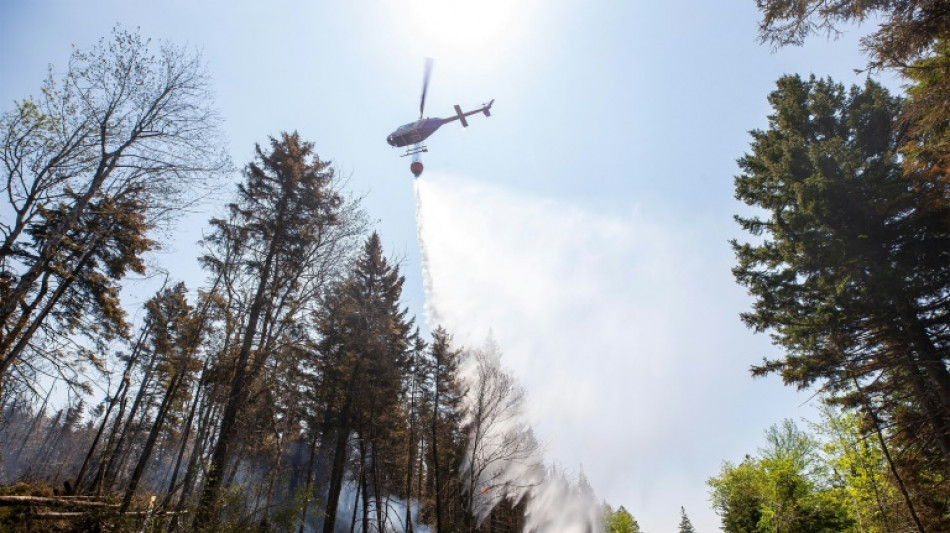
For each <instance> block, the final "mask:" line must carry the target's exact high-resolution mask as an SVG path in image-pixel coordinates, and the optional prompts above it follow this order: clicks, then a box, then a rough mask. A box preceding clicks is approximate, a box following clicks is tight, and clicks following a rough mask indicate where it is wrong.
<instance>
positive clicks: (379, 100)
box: [0, 0, 896, 533]
mask: <svg viewBox="0 0 950 533" xmlns="http://www.w3.org/2000/svg"><path fill="white" fill-rule="evenodd" d="M757 19H758V13H757V12H756V9H755V3H754V2H753V1H752V0H742V1H732V2H703V1H698V0H674V1H667V2H645V1H609V0H600V1H588V2H563V1H547V2H542V1H540V0H520V1H515V0H508V1H501V0H483V1H480V2H458V1H449V0H444V1H443V2H435V1H431V0H430V1H413V0H379V1H369V0H366V1H361V2H330V1H323V2H318V1H309V2H288V1H270V2H257V3H250V2H192V1H170V2H128V1H113V2H107V1H101V0H89V1H86V2H68V1H52V0H48V1H18V0H5V1H4V2H3V3H2V4H0V80H2V82H0V108H2V109H3V110H8V109H10V108H11V105H12V102H13V100H15V99H20V98H23V97H25V96H27V95H29V94H31V93H35V92H36V91H37V90H38V88H39V86H40V83H41V82H42V80H43V78H44V76H45V73H46V69H47V65H48V64H52V65H53V69H54V71H62V70H63V68H64V65H65V63H66V60H67V58H68V55H69V52H70V45H76V46H78V47H88V46H90V45H91V44H93V43H94V42H95V41H96V40H97V39H98V38H99V37H102V36H106V35H108V34H109V31H110V29H111V28H112V27H113V26H114V25H115V24H116V23H120V24H121V25H122V26H123V27H125V28H127V29H133V28H136V27H138V28H141V31H142V33H143V34H144V35H145V36H148V37H152V38H153V39H158V40H162V39H167V40H170V41H172V42H175V43H178V44H187V45H188V46H191V47H194V48H196V49H199V50H201V51H202V54H203V57H204V59H205V61H206V62H207V65H208V69H209V71H210V73H211V75H212V77H213V86H214V90H215V93H216V101H217V105H218V107H219V109H220V111H221V114H222V116H223V118H224V120H225V125H224V128H225V132H226V134H227V138H228V143H229V148H230V153H231V156H232V157H233V159H234V161H235V163H236V164H238V165H243V164H245V163H246V162H247V161H248V160H249V159H250V158H251V157H252V155H253V145H254V143H255V142H261V143H263V142H266V139H267V136H268V135H276V134H278V133H279V132H281V131H283V130H297V131H299V132H300V133H301V135H302V136H303V137H304V138H305V139H308V140H312V141H314V142H316V145H317V151H318V153H319V154H320V155H321V156H322V157H323V158H326V159H330V160H332V161H334V162H335V164H336V165H337V167H338V169H339V170H340V171H341V172H343V173H344V174H346V175H348V176H350V180H349V183H350V185H349V186H350V188H351V189H352V190H353V191H354V192H355V193H357V194H360V195H364V205H365V208H366V210H367V211H368V213H369V214H370V215H371V217H372V218H373V219H374V221H375V228H376V229H377V230H378V231H379V233H380V235H381V237H382V239H383V242H384V245H385V246H386V248H387V250H388V251H389V253H390V255H392V256H394V257H396V258H398V259H400V260H401V264H402V269H403V273H404V274H405V275H406V278H407V282H406V303H407V305H408V306H409V307H410V309H411V311H412V312H413V313H414V314H416V315H417V316H419V317H420V320H422V319H423V316H424V309H425V305H426V294H425V292H424V289H423V278H422V269H421V259H420V249H419V243H418V240H417V225H416V224H417V220H416V208H417V205H416V198H415V192H414V187H413V182H412V177H411V175H410V173H409V169H408V166H409V161H408V158H400V157H398V154H399V152H398V151H397V150H394V149H392V148H390V147H389V146H388V145H387V144H386V142H385V137H386V135H388V134H389V133H390V132H391V131H392V130H393V129H394V128H395V127H396V126H398V125H400V124H403V123H405V122H408V121H410V120H413V119H414V118H415V117H416V115H417V113H418V111H417V110H418V98H419V90H420V88H421V74H422V68H423V62H424V58H425V57H427V56H431V57H433V58H434V59H435V67H434V70H433V75H432V81H431V85H430V90H429V97H428V102H427V115H430V116H447V115H449V114H450V113H451V112H452V105H453V104H460V105H461V106H462V107H463V108H466V109H468V108H471V107H474V106H475V105H477V104H480V103H482V102H485V101H488V100H489V99H491V98H495V99H496V103H495V107H494V108H493V116H492V117H491V118H487V119H486V118H485V117H483V116H475V117H472V118H471V119H470V124H471V127H469V128H468V129H467V130H464V131H463V130H461V128H460V127H459V126H458V124H457V123H453V124H451V125H448V126H446V127H445V128H443V129H442V130H440V131H439V132H438V133H437V134H436V135H435V136H433V137H432V138H431V140H430V142H429V143H428V144H429V149H430V152H429V153H428V154H424V156H423V162H424V163H425V165H426V172H425V174H424V175H423V179H422V182H421V183H420V186H421V193H420V196H421V198H422V212H423V213H425V214H426V217H425V218H426V223H425V226H424V228H423V233H424V234H425V236H426V238H427V246H428V253H429V259H430V263H429V267H430V275H431V280H430V282H431V285H432V286H433V287H435V289H434V292H430V294H429V302H428V303H429V305H430V309H431V308H433V307H437V310H438V312H439V315H440V317H441V318H443V319H444V320H445V321H446V322H447V323H448V325H449V326H450V329H452V330H453V331H454V332H455V333H456V335H457V337H458V338H459V340H460V341H463V342H467V343H476V342H478V340H479V339H481V338H483V337H484V335H486V334H487V331H488V330H489V329H490V330H491V331H492V334H493V335H494V336H495V337H496V338H497V339H498V340H499V342H500V344H501V348H502V350H503V351H505V352H506V358H507V364H508V365H509V366H510V368H511V369H512V370H513V371H514V372H515V373H516V374H518V376H519V378H520V379H521V380H522V382H523V383H525V386H526V387H527V389H528V392H529V397H530V398H529V403H531V405H532V406H533V407H532V408H531V413H532V417H533V419H534V421H535V424H536V426H537V428H538V432H539V434H540V436H541V438H542V440H544V441H545V442H546V446H547V448H548V450H549V458H550V459H551V460H552V461H555V462H557V463H558V464H561V465H563V466H564V467H567V468H578V467H579V465H583V468H584V471H585V473H586V474H587V475H588V477H589V478H590V480H591V483H592V484H593V486H594V489H595V490H596V491H597V492H598V494H599V495H600V496H601V497H603V498H605V499H606V500H607V501H609V502H610V503H612V504H613V505H615V506H616V505H621V504H622V505H624V506H626V507H627V508H628V509H629V510H630V511H631V512H632V513H633V514H634V515H635V516H636V517H637V519H638V520H639V521H640V524H641V526H643V527H644V529H645V530H647V531H650V532H653V533H659V532H661V531H664V530H673V529H674V528H675V527H676V524H677V522H678V519H679V516H678V513H679V507H680V505H683V506H685V507H686V509H687V511H688V512H689V514H690V516H691V517H692V519H693V522H694V524H695V525H696V526H697V527H698V528H699V530H700V531H715V530H717V528H718V519H717V518H716V517H715V515H714V514H713V513H712V511H711V510H710V509H709V508H708V499H707V494H706V487H705V484H704V482H705V479H706V478H708V477H709V476H710V475H713V474H715V473H716V472H717V471H718V468H719V466H720V462H721V461H722V460H725V459H730V460H737V459H740V458H741V457H742V456H743V454H745V453H751V452H753V451H754V450H755V448H756V447H757V446H759V444H760V442H761V439H760V435H761V434H762V431H763V430H764V429H765V428H766V427H767V426H768V425H770V424H773V423H775V422H778V421H779V420H781V419H782V418H784V417H802V416H808V415H810V414H811V409H810V407H809V406H807V405H804V406H803V405H802V404H803V403H804V402H805V401H806V400H807V399H808V397H809V394H807V393H802V394H798V393H795V392H794V391H791V390H788V389H786V388H784V387H783V386H782V385H781V383H780V381H779V380H778V379H764V380H757V381H753V380H752V379H751V378H750V377H749V375H748V372H747V369H748V367H749V365H750V364H753V363H755V362H757V361H759V360H760V359H761V358H762V357H763V356H772V355H775V354H776V351H775V349H774V348H772V347H771V346H770V345H769V343H768V339H767V338H765V337H764V336H761V335H758V336H756V335H753V334H752V332H750V331H748V330H747V329H745V328H744V327H743V326H742V324H741V323H740V321H739V318H738V316H737V315H738V313H739V312H741V311H743V310H744V309H746V308H747V307H748V305H749V303H750V300H749V298H748V297H747V296H746V295H745V292H744V290H743V289H742V288H740V287H737V286H736V285H735V284H734V283H733V281H732V277H731V274H730V271H729V269H730V268H731V266H732V264H733V257H732V252H731V250H730V249H729V246H728V240H729V239H730V238H733V237H737V236H740V235H739V231H738V228H737V226H736V225H735V224H734V223H733V221H732V215H733V214H734V213H737V212H740V211H742V210H743V206H742V205H741V204H739V203H738V202H737V201H736V200H734V199H733V189H732V177H733V176H734V175H735V174H736V173H737V167H736V164H735V160H736V159H737V158H738V157H740V156H741V155H742V154H743V153H744V151H745V150H746V149H747V147H748V143H749V136H748V133H747V132H748V130H750V129H753V128H762V127H764V126H765V124H766V116H767V114H768V113H769V108H768V104H767V102H766V96H767V95H768V93H769V92H770V91H771V90H772V88H773V86H774V82H775V80H776V79H777V78H778V77H779V76H781V75H783V74H786V73H800V74H802V75H808V74H810V73H814V74H816V75H819V76H831V77H833V78H834V79H835V80H837V81H840V82H843V83H847V84H851V83H861V82H863V79H864V78H863V75H858V74H855V73H854V72H853V69H856V68H862V67H863V66H864V58H863V57H862V56H861V55H860V54H859V50H858V45H857V38H858V37H859V36H860V35H861V34H862V32H861V31H860V29H856V30H853V31H850V32H848V33H846V34H845V35H844V36H843V38H841V39H839V40H837V41H831V42H829V41H826V40H825V39H824V38H822V37H815V38H813V39H812V40H811V41H810V42H809V44H808V45H807V46H806V47H803V48H789V49H783V50H781V51H779V52H777V53H772V52H771V51H770V50H769V49H768V48H767V47H765V46H762V45H759V44H758V43H757V42H756V28H757ZM889 85H891V86H892V87H893V86H896V84H895V83H894V82H893V81H891V82H890V83H889ZM209 215H210V212H200V213H197V214H195V215H193V217H192V218H190V219H188V220H186V221H185V222H184V223H182V224H180V225H179V227H178V229H177V231H176V232H175V233H174V234H173V236H170V237H169V238H167V239H166V242H165V248H166V251H165V252H162V253H160V254H157V255H156V256H155V257H154V258H153V262H154V263H156V264H160V265H164V266H165V267H166V268H168V269H169V270H170V271H171V272H172V274H173V276H175V277H176V278H179V279H184V280H185V281H187V282H188V283H189V285H190V286H192V287H195V286H197V285H199V284H200V283H201V282H202V280H203V274H202V273H201V272H200V271H199V270H198V268H197V263H196V261H195V259H194V258H195V256H196V255H197V252H196V248H195V246H194V242H195V241H197V240H198V239H199V238H200V232H201V230H202V229H203V227H204V221H205V220H206V219H207V218H208V217H209ZM127 292H128V293H129V294H130V295H131V299H132V301H134V300H136V299H145V298H147V297H148V291H147V289H146V288H145V286H144V285H143V286H142V287H141V288H137V286H136V285H135V284H131V285H130V286H129V288H128V291H127ZM542 304H543V305H542ZM430 316H431V315H430ZM532 402H533V403H532Z"/></svg>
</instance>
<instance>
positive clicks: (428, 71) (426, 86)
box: [419, 57, 432, 119]
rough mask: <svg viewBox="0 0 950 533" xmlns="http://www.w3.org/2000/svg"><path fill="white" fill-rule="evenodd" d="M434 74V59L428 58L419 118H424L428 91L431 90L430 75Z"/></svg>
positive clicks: (423, 78) (423, 76)
mask: <svg viewBox="0 0 950 533" xmlns="http://www.w3.org/2000/svg"><path fill="white" fill-rule="evenodd" d="M430 74H432V58H431V57H427V58H426V68H425V73H424V74H423V75H422V99H421V100H420V101H419V118H420V119H421V118H422V114H423V113H424V112H425V109H426V91H428V90H429V75H430Z"/></svg>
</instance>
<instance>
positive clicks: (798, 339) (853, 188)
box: [732, 76, 950, 527]
mask: <svg viewBox="0 0 950 533" xmlns="http://www.w3.org/2000/svg"><path fill="white" fill-rule="evenodd" d="M777 85H778V89H777V90H776V91H775V92H773V93H772V94H771V95H770V97H769V101H770V103H771V104H772V107H773V109H774V111H775V112H774V114H773V115H771V116H770V117H769V127H768V129H767V130H765V131H758V130H757V131H753V132H752V137H753V142H752V150H751V153H749V154H747V155H746V156H745V157H743V158H741V159H740V160H739V165H740V167H741V169H742V174H741V175H739V176H737V177H736V179H735V184H736V197H737V198H738V199H740V200H742V201H744V202H745V203H746V204H748V205H749V206H752V207H753V208H755V210H754V211H753V213H754V214H753V215H751V216H737V217H736V220H737V221H738V222H739V224H740V225H741V226H742V228H743V229H744V230H746V231H747V232H749V233H750V234H751V235H752V236H753V237H754V239H753V241H752V242H747V243H741V244H740V243H739V242H737V241H733V243H732V244H733V248H734V250H735V252H736V257H737V259H738V265H737V266H736V267H735V268H734V269H733V273H734V274H735V277H736V280H737V281H738V282H739V283H740V284H742V285H745V286H746V287H748V288H749V291H750V292H751V293H752V295H753V296H754V298H755V302H754V304H753V309H752V311H751V312H747V313H743V315H742V318H743V320H744V321H745V323H746V324H747V325H748V326H749V327H751V328H753V329H754V330H756V331H759V332H765V331H768V332H770V333H771V334H772V338H773V341H774V342H775V343H776V344H778V345H779V346H781V347H782V348H783V349H784V352H785V353H784V357H782V358H778V359H774V360H766V361H764V362H763V364H761V365H759V366H756V367H754V368H753V372H754V373H755V374H756V375H762V374H767V373H770V372H776V373H780V374H781V375H782V377H783V378H784V380H785V382H786V383H788V384H794V385H797V386H798V387H800V388H804V387H808V386H811V385H813V384H815V383H819V382H820V383H821V384H822V386H823V387H824V388H825V390H826V391H828V392H829V393H830V394H831V401H833V402H836V403H840V404H842V405H844V406H847V407H851V408H860V409H863V410H864V411H865V414H866V416H867V417H868V421H869V422H871V423H872V424H873V425H877V426H881V425H882V424H887V425H890V426H892V427H893V428H894V430H892V431H889V432H888V435H887V436H888V437H889V438H890V440H891V443H890V444H891V445H893V446H894V447H895V448H897V449H899V450H903V451H904V453H895V454H894V455H895V456H896V457H898V462H899V463H902V464H899V465H897V467H898V468H899V469H900V471H901V472H902V475H903V476H904V477H908V478H909V480H910V481H911V483H912V484H913V485H915V492H916V493H917V495H918V496H916V497H917V498H919V500H920V501H919V502H918V507H921V506H926V507H928V508H930V509H931V511H930V512H931V513H932V515H931V519H932V520H934V522H933V523H934V524H938V523H944V522H945V520H946V518H942V517H941V516H942V515H943V513H944V511H942V510H941V509H945V508H946V507H945V506H946V505H947V502H948V500H947V498H946V496H945V494H946V491H944V490H942V489H941V488H940V485H945V484H946V483H947V482H948V479H950V431H948V429H947V428H948V427H950V373H948V370H947V366H946V364H947V362H948V361H950V337H947V336H946V335H945V333H943V332H945V331H946V330H947V328H948V327H950V308H947V306H946V295H947V294H948V291H950V216H947V213H946V212H945V211H942V210H939V209H934V207H933V206H934V202H933V201H932V198H933V196H932V194H931V193H929V192H924V193H922V192H921V191H920V189H919V187H918V184H919V183H918V182H916V181H915V180H912V179H907V178H906V177H905V174H904V172H905V169H904V165H903V164H902V160H901V156H900V155H899V154H898V146H899V138H898V133H899V131H898V127H897V124H896V121H897V116H898V115H899V113H900V110H901V102H900V101H899V100H898V99H897V98H894V97H892V96H890V95H889V94H888V93H887V91H886V90H884V89H883V88H882V87H881V86H880V85H878V84H876V83H874V82H872V81H868V82H867V83H866V84H865V85H864V87H863V88H859V87H852V88H851V89H850V90H848V91H846V90H845V89H844V87H842V86H841V85H839V84H835V83H833V82H831V81H830V80H817V79H815V78H811V79H809V80H802V79H801V78H799V77H797V76H786V77H783V78H782V79H780V80H779V81H778V84H777ZM895 481H897V482H899V481H900V480H897V479H896V478H895ZM911 514H913V513H911ZM940 527H942V526H940Z"/></svg>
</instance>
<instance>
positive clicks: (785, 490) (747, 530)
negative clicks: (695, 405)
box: [684, 420, 854, 533]
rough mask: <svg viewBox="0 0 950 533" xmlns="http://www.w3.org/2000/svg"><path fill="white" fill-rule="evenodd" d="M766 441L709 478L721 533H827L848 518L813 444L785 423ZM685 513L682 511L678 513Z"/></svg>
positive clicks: (850, 522) (846, 526) (842, 526)
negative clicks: (757, 453) (722, 532)
mask: <svg viewBox="0 0 950 533" xmlns="http://www.w3.org/2000/svg"><path fill="white" fill-rule="evenodd" d="M766 440H767V441H768V444H767V446H766V447H765V448H763V449H762V450H760V451H759V455H758V456H756V457H749V456H746V458H745V459H744V460H743V461H742V462H741V463H739V464H738V465H732V464H730V463H725V464H724V465H723V468H722V470H721V471H720V474H719V475H718V476H716V477H713V478H711V479H710V480H709V481H708V483H709V486H710V488H711V496H712V501H713V508H714V509H715V510H716V512H717V513H718V514H719V515H720V517H721V518H722V527H723V530H724V531H726V532H727V533H768V532H771V533H831V532H837V531H842V532H843V531H849V530H850V528H851V527H852V525H853V523H854V520H853V519H852V518H851V516H850V515H849V514H848V509H847V508H846V507H845V506H843V505H842V504H841V502H840V497H839V495H838V490H837V489H836V488H833V487H832V486H831V484H830V480H829V479H828V477H827V474H826V472H824V470H823V469H822V468H820V465H821V458H820V457H819V456H818V448H817V443H816V442H815V441H814V440H813V439H811V438H810V437H809V436H808V435H807V434H806V433H804V432H802V431H800V430H799V429H798V428H797V426H795V424H794V423H792V422H791V421H788V420H786V421H784V422H783V423H782V425H781V426H773V427H772V428H770V429H769V430H768V432H767V435H766ZM684 516H685V514H684Z"/></svg>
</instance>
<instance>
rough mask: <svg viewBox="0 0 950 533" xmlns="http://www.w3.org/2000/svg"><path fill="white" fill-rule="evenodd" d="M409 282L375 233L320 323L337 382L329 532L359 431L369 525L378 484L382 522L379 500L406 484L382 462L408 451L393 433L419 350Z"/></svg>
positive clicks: (326, 371)
mask: <svg viewBox="0 0 950 533" xmlns="http://www.w3.org/2000/svg"><path fill="white" fill-rule="evenodd" d="M404 281H405V280H404V278H403V276H402V275H401V274H400V273H399V268H398V267H396V266H394V265H391V264H390V263H389V261H387V260H386V258H385V257H384V256H383V250H382V244H381V243H380V239H379V235H377V234H376V233H373V234H372V235H371V236H370V237H369V239H367V241H366V244H365V245H364V247H363V251H362V253H361V254H360V256H359V257H358V258H357V261H356V266H355V268H354V270H353V273H352V275H351V276H350V277H349V279H347V280H346V281H344V282H343V283H341V284H339V285H338V286H337V287H336V289H335V290H334V291H333V292H332V293H331V295H330V296H329V298H328V302H327V305H326V306H325V309H324V311H323V312H322V316H321V318H320V321H319V327H318V329H319V332H320V335H321V337H322V340H321V342H320V344H319V350H320V351H321V353H322V357H323V359H324V368H323V370H322V374H323V375H324V379H323V382H324V383H327V384H328V385H329V386H330V387H332V393H331V394H329V395H328V401H329V402H330V403H329V404H328V405H327V407H326V409H325V412H326V418H325V422H324V428H326V430H327V432H328V433H330V434H332V435H333V444H332V451H331V455H332V461H331V466H330V476H329V487H328V489H327V501H326V505H325V517H324V526H323V529H324V531H333V530H334V527H335V523H336V510H337V507H338V505H339V496H340V491H341V490H342V487H343V480H344V476H345V468H346V464H347V460H348V457H349V446H348V441H349V437H350V434H351V433H352V432H354V431H355V432H356V433H357V434H358V435H359V437H360V441H359V442H360V450H359V452H360V458H359V459H360V470H361V471H362V475H360V481H359V484H360V485H361V487H360V491H361V492H362V494H363V510H364V514H363V523H364V524H366V523H368V521H369V516H368V509H369V507H370V506H369V503H368V497H369V492H370V488H372V490H373V495H374V497H375V501H374V505H375V510H376V511H377V515H378V516H377V518H376V521H379V520H380V519H381V513H383V512H384V511H385V509H384V508H383V506H382V504H381V502H380V501H379V500H380V497H381V493H382V491H384V490H391V491H392V492H396V491H399V490H401V489H402V487H401V486H399V485H397V484H392V486H388V485H389V482H387V481H386V480H384V479H382V478H381V474H380V468H379V467H380V465H382V464H384V463H385V464H389V463H395V461H392V458H391V457H392V455H393V454H396V453H401V450H400V449H399V447H397V446H392V439H391V437H392V436H393V435H394V431H395V430H396V425H397V424H398V423H399V417H398V413H399V412H400V406H399V404H398V400H399V399H400V398H401V396H402V392H403V391H402V387H403V384H404V383H405V382H406V378H407V376H408V373H409V370H410V364H409V363H410V353H411V351H412V349H413V348H414V347H415V339H414V337H413V324H412V322H413V321H412V319H411V318H409V317H408V316H407V315H408V313H407V311H406V310H405V309H403V308H401V307H400V305H401V304H400V298H401V295H402V286H403V283H404ZM400 463H401V462H400ZM370 484H372V487H370V486H369V485H370Z"/></svg>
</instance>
